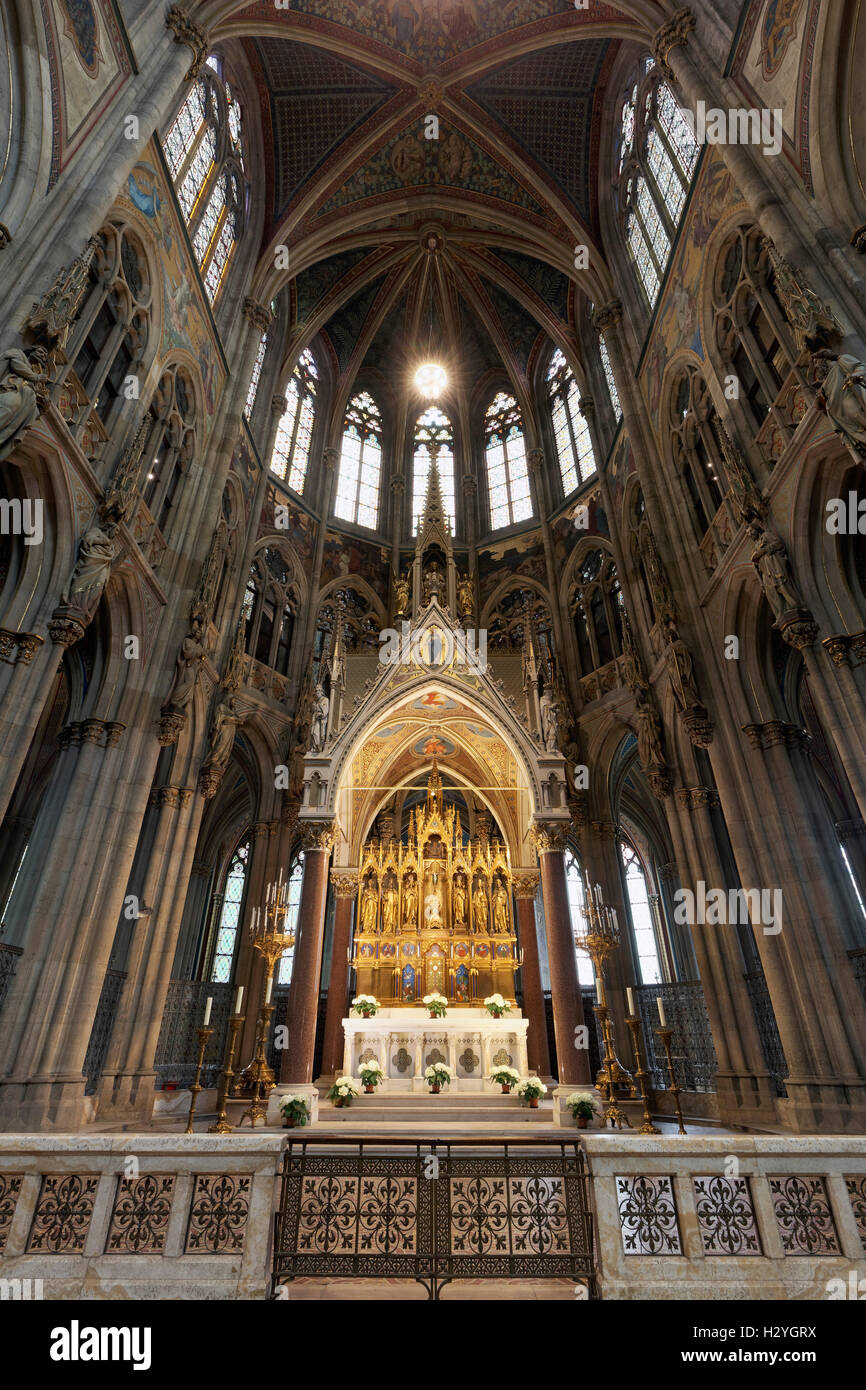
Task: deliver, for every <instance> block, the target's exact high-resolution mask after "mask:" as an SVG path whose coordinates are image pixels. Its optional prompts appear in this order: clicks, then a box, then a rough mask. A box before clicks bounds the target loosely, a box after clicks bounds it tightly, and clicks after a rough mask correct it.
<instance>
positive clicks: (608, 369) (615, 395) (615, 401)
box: [598, 334, 622, 420]
mask: <svg viewBox="0 0 866 1390" xmlns="http://www.w3.org/2000/svg"><path fill="white" fill-rule="evenodd" d="M598 350H599V352H600V353H601V365H602V367H603V368H604V375H605V379H606V381H607V389H608V391H609V392H610V402H611V405H612V406H613V413H614V415H615V416H616V418H617V420H621V419H622V406H621V405H620V401H619V392H618V391H617V389H616V378H615V377H614V374H613V367H612V365H611V360H610V353H609V352H608V350H607V343H606V342H605V341H604V335H603V334H602V335H600V336H599V340H598Z"/></svg>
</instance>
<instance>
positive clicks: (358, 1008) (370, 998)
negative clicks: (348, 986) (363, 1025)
mask: <svg viewBox="0 0 866 1390" xmlns="http://www.w3.org/2000/svg"><path fill="white" fill-rule="evenodd" d="M380 1007H381V1005H380V1004H379V1001H378V999H377V998H376V996H375V995H374V994H359V995H358V996H357V997H356V998H355V999H353V1000H352V1013H353V1014H355V1015H357V1016H360V1017H361V1018H375V1017H376V1015H377V1013H378V1012H379V1009H380Z"/></svg>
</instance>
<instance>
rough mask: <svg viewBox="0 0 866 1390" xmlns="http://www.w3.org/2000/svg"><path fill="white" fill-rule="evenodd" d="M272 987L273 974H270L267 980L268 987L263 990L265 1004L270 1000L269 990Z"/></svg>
mask: <svg viewBox="0 0 866 1390" xmlns="http://www.w3.org/2000/svg"><path fill="white" fill-rule="evenodd" d="M273 987H274V977H273V975H271V977H270V979H269V980H268V987H267V989H266V990H265V1003H266V1004H270V1002H271V990H272V989H273Z"/></svg>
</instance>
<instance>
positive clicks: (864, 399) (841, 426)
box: [813, 350, 866, 458]
mask: <svg viewBox="0 0 866 1390" xmlns="http://www.w3.org/2000/svg"><path fill="white" fill-rule="evenodd" d="M813 361H814V362H815V366H816V368H817V370H818V373H819V375H820V376H822V377H823V379H822V381H821V389H820V391H819V393H818V405H819V406H820V408H821V409H822V410H823V411H824V412H825V413H826V415H827V419H828V420H829V421H830V424H831V425H832V426H833V428H834V430H835V431H836V433H837V434H838V435H841V437H842V439H844V441H845V443H846V444H847V445H848V446H849V448H851V449H853V450H854V452H855V453H856V454H857V455H858V456H859V457H860V458H866V363H863V362H859V361H858V360H857V358H856V357H850V356H848V355H847V354H846V355H843V356H842V357H837V356H836V355H835V353H832V352H828V351H826V350H825V351H823V352H816V353H815V354H814V358H813ZM825 366H826V367H827V370H826V374H825V373H824V367H825Z"/></svg>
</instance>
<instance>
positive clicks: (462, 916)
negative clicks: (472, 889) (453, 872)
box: [451, 874, 467, 927]
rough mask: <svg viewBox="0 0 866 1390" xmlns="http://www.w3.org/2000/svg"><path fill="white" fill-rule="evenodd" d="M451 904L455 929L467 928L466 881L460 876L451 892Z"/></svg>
mask: <svg viewBox="0 0 866 1390" xmlns="http://www.w3.org/2000/svg"><path fill="white" fill-rule="evenodd" d="M451 903H452V906H453V909H454V925H455V927H465V926H466V906H467V903H466V879H465V878H464V877H463V875H462V874H458V875H457V877H456V878H455V880H454V884H453V887H452V890H451Z"/></svg>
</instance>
